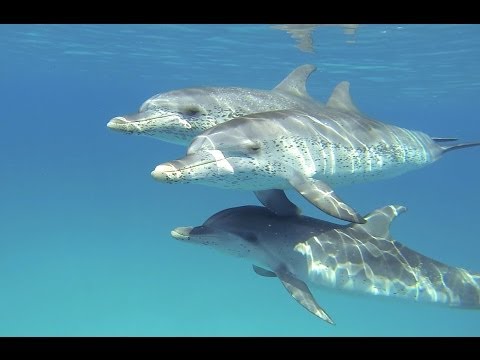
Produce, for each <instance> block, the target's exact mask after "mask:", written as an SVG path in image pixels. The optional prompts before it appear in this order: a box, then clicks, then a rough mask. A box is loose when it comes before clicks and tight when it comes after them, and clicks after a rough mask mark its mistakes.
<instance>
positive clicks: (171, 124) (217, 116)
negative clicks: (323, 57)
mask: <svg viewBox="0 0 480 360" xmlns="http://www.w3.org/2000/svg"><path fill="white" fill-rule="evenodd" d="M315 70H316V67H315V66H314V65H310V64H306V65H302V66H299V67H297V68H296V69H295V70H293V71H292V72H291V73H290V74H289V75H288V76H287V77H286V78H285V79H283V81H281V82H280V83H279V84H278V85H277V86H276V87H275V88H274V89H273V90H258V89H249V88H240V87H199V88H188V89H181V90H174V91H169V92H166V93H161V94H157V95H155V96H153V97H151V98H150V99H148V100H146V101H145V102H144V103H143V104H142V106H141V107H140V110H139V112H138V113H136V114H132V115H123V116H117V117H114V118H113V119H111V120H110V121H109V122H108V124H107V127H108V128H110V129H112V130H115V131H118V132H121V133H124V134H138V135H145V136H151V137H154V138H156V139H159V140H163V141H167V142H171V143H176V144H180V145H188V144H189V143H190V142H191V140H192V139H193V138H194V137H195V136H197V135H199V134H200V133H202V132H203V131H205V130H207V129H209V128H211V127H213V126H214V125H218V124H220V123H223V122H225V121H228V120H231V119H233V118H235V117H239V116H243V115H248V114H253V113H259V112H265V111H271V110H282V109H290V108H293V109H303V110H304V111H307V112H313V113H315V112H316V111H317V110H319V109H321V108H322V107H323V106H324V105H323V104H321V103H319V102H317V101H315V100H314V99H312V98H311V97H310V95H309V94H308V92H307V90H306V82H307V80H308V78H309V77H310V75H311V74H312V73H313V72H314V71H315Z"/></svg>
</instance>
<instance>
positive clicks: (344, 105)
mask: <svg viewBox="0 0 480 360" xmlns="http://www.w3.org/2000/svg"><path fill="white" fill-rule="evenodd" d="M327 107H329V108H332V109H337V110H342V111H347V112H351V113H354V114H361V113H360V110H358V109H357V107H356V106H355V105H354V104H353V101H352V98H351V97H350V83H349V82H348V81H342V82H341V83H340V84H338V85H337V86H335V89H333V92H332V95H331V96H330V99H328V102H327Z"/></svg>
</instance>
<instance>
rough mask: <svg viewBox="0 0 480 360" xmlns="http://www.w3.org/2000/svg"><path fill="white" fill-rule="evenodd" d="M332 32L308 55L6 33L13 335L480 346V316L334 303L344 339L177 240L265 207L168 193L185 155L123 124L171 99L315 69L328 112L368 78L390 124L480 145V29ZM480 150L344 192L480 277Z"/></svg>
mask: <svg viewBox="0 0 480 360" xmlns="http://www.w3.org/2000/svg"><path fill="white" fill-rule="evenodd" d="M313 36H314V45H315V52H313V53H307V52H303V51H301V50H300V49H298V48H297V47H295V41H294V39H292V38H290V36H289V35H288V34H287V33H286V32H285V31H281V30H278V29H274V28H272V27H271V26H269V25H0V41H1V44H2V51H1V52H0V94H1V96H2V97H1V104H2V122H1V123H2V128H1V132H0V150H1V151H0V164H1V170H0V184H1V185H2V186H1V187H0V289H1V293H0V335H3V336H12V335H20V336H24V335H37V336H38V335H40V336H51V335H55V336H58V335H61V336H64V335H67V336H73V335H80V336H84V335H92V336H97V335H114V336H115V335H124V336H142V335H143V336H157V335H159V336H177V335H188V336H190V335H196V336H204V335H215V336H216V335H224V336H233V335H240V336H248V335H252V336H258V335H271V336H276V335H282V336H283V335H292V336H342V335H343V336H371V335H377V336H407V335H413V336H431V335H439V336H444V335H450V336H478V335H480V325H479V324H480V311H478V310H477V311H475V310H455V309H450V308H448V307H442V306H438V305H430V304H417V303H414V302H408V301H402V300H395V299H389V298H380V297H373V296H367V295H365V296H360V295H351V294H347V293H343V292H335V291H332V290H326V289H316V290H315V291H314V294H315V296H316V298H317V301H318V302H319V303H320V304H321V305H322V306H323V307H324V308H325V309H326V310H327V311H328V313H329V314H330V315H331V316H332V317H333V318H334V319H335V321H336V323H337V325H336V326H330V325H328V324H326V323H324V322H323V321H321V320H319V319H318V318H316V317H314V316H312V315H311V314H309V313H308V312H307V311H305V310H304V309H302V308H301V307H300V306H299V305H298V304H297V303H296V302H295V301H294V300H293V299H292V298H291V297H290V296H289V295H288V293H287V292H286V291H285V289H284V288H283V286H282V285H281V284H280V282H278V280H276V279H269V278H260V277H258V276H256V275H255V274H254V273H253V271H252V270H251V266H250V264H249V263H248V262H245V261H243V260H240V259H236V258H233V257H232V258H230V257H227V256H225V255H222V254H219V253H216V252H214V251H212V250H211V249H207V248H202V247H197V246H189V245H188V244H185V243H180V242H177V241H175V240H174V239H173V238H171V237H170V230H171V229H173V228H174V227H177V226H187V225H199V224H200V223H202V222H203V221H204V220H205V219H206V218H208V217H209V216H210V215H212V214H213V213H215V212H217V211H219V210H221V209H224V208H228V207H233V206H239V205H244V204H257V200H256V198H255V197H254V195H253V193H250V192H241V191H233V190H223V189H216V188H209V187H205V186H201V185H167V184H160V183H157V182H155V181H154V180H153V179H152V177H151V176H150V171H151V170H152V169H153V167H154V166H155V165H156V164H158V163H161V162H164V161H167V160H171V159H174V158H178V157H180V156H182V155H183V154H184V152H185V149H184V148H183V147H181V146H178V145H172V144H167V143H162V142H160V141H158V140H154V139H149V138H146V137H137V136H125V135H122V134H119V133H115V132H112V131H110V130H109V129H107V127H106V123H107V122H108V120H109V119H110V118H112V117H114V116H117V115H122V114H128V113H132V112H134V111H136V110H137V109H138V107H139V106H140V104H141V103H142V102H143V101H144V100H146V99H147V98H149V97H150V96H152V95H154V94H156V93H160V92H165V91H169V90H172V89H179V88H184V87H192V86H201V85H211V86H243V87H252V88H261V89H270V88H273V87H274V86H275V85H276V84H277V83H278V82H280V81H281V80H282V79H283V77H284V76H286V75H287V74H288V73H289V72H290V71H291V70H293V69H294V68H295V67H296V66H299V65H301V64H305V63H312V64H315V65H316V66H317V67H318V70H317V72H316V73H314V74H313V75H312V77H311V79H310V81H309V83H308V90H309V92H310V94H311V95H312V96H313V97H315V98H316V99H318V100H319V101H323V102H324V101H326V100H327V99H328V96H329V95H330V92H331V90H332V89H333V87H334V86H335V85H336V84H337V83H338V82H340V81H342V80H348V81H350V82H351V93H352V97H353V99H354V101H355V103H356V104H357V106H358V107H359V108H360V109H361V110H362V111H363V112H364V113H366V114H368V115H369V116H371V117H373V118H375V119H378V120H381V121H385V122H388V123H392V124H395V125H398V126H402V127H406V128H410V129H416V130H421V131H424V132H426V133H428V134H430V135H432V136H438V137H458V138H460V139H462V140H465V141H475V140H476V141H479V140H480V122H479V116H478V113H479V112H480V102H479V101H478V98H479V95H480V71H479V70H478V63H479V59H480V26H479V25H361V26H360V27H358V29H357V31H356V34H355V35H354V36H353V38H354V41H355V42H354V43H351V39H352V36H351V35H346V34H344V33H343V31H342V29H341V28H340V27H336V26H325V27H318V28H317V29H315V31H314V34H313ZM479 151H480V149H478V148H472V149H465V150H462V151H458V152H452V153H449V154H447V155H446V156H445V157H444V158H443V159H441V160H440V161H438V162H437V163H435V164H433V165H431V166H428V167H426V168H424V169H421V170H418V171H414V172H410V173H408V174H405V175H402V176H399V177H397V178H394V179H390V180H384V181H378V182H374V183H370V184H363V185H353V186H349V187H344V188H340V189H338V193H339V194H340V196H341V197H342V198H344V199H348V200H349V203H350V204H354V206H355V208H357V209H358V210H359V211H360V212H362V213H367V212H370V211H371V210H373V209H375V208H378V207H381V206H384V205H387V204H392V203H396V204H403V205H405V206H407V207H408V209H409V210H408V212H407V213H405V214H403V215H402V216H401V217H399V218H398V219H397V220H395V222H394V224H393V228H392V234H393V236H394V238H395V239H396V240H398V241H400V242H402V243H404V244H405V245H407V246H409V247H410V248H412V249H415V250H417V251H419V252H421V253H423V254H425V255H427V256H430V257H433V258H435V259H438V260H440V261H443V262H445V263H447V264H451V265H455V266H461V267H464V268H467V269H472V270H477V271H480V261H479V254H480V242H479V236H478V216H479V215H480V210H479V209H478V205H477V204H478V202H479V201H480V192H479V190H478V184H479V183H480V172H479V170H478V168H479V166H478V165H479V160H478V159H479V156H480V153H479ZM289 195H290V196H291V198H292V199H294V200H295V201H296V202H297V204H299V205H300V206H301V207H302V208H303V209H304V213H305V214H306V215H310V216H315V217H319V218H322V219H325V220H328V221H333V219H332V218H328V217H326V216H325V215H324V214H323V213H321V212H319V211H318V210H316V209H315V208H313V207H312V206H311V205H309V204H308V203H306V202H305V201H304V200H303V199H301V198H299V197H298V196H297V195H295V194H291V193H289Z"/></svg>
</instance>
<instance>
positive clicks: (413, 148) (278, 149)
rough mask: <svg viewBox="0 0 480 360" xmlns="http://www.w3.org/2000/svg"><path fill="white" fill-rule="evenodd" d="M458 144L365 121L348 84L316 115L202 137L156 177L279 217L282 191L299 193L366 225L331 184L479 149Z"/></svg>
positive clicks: (294, 113)
mask: <svg viewBox="0 0 480 360" xmlns="http://www.w3.org/2000/svg"><path fill="white" fill-rule="evenodd" d="M454 140H456V139H453V138H431V137H429V136H428V135H426V134H424V133H422V132H420V131H413V130H407V129H403V128H400V127H397V126H393V125H388V124H385V123H382V122H379V121H375V120H371V119H369V118H367V117H365V116H364V115H362V114H361V113H360V111H359V110H358V109H357V108H356V106H355V105H354V104H353V102H352V100H351V98H350V94H349V83H348V82H342V83H340V84H339V85H337V87H336V88H335V90H334V91H333V94H332V96H331V97H330V99H329V100H328V103H327V105H326V107H324V108H323V109H322V110H321V111H320V112H317V113H316V114H315V115H313V114H307V113H305V112H303V111H300V110H294V109H291V110H278V111H270V112H265V113H258V114H252V115H248V116H244V117H239V118H236V119H233V120H230V121H229V122H227V123H223V124H220V125H217V126H215V127H213V128H210V129H208V130H207V131H205V132H203V133H202V134H201V135H198V136H197V137H196V138H195V139H194V140H193V141H192V143H191V144H190V147H189V148H188V150H187V155H186V156H185V157H183V158H181V159H179V160H175V161H170V162H167V163H163V164H160V165H158V166H157V167H156V168H155V169H154V170H153V171H152V173H151V174H152V176H153V177H154V178H155V179H156V180H158V181H161V182H166V183H189V182H197V183H201V184H205V185H210V186H215V187H221V188H232V189H244V190H252V191H255V193H256V195H257V197H258V199H259V200H260V202H262V203H263V204H264V205H265V206H266V207H268V208H269V209H270V210H272V211H274V212H276V213H277V214H279V215H282V209H283V208H282V207H283V206H284V204H286V203H288V202H289V200H288V199H287V198H286V196H285V194H284V193H283V190H286V189H290V188H293V189H295V190H296V191H297V192H299V193H300V194H301V195H302V196H303V197H304V198H305V199H307V200H308V201H309V202H310V203H312V204H313V205H314V206H316V207H317V208H319V209H320V210H322V211H324V212H325V213H327V214H329V215H331V216H334V217H336V218H339V219H342V220H346V221H350V222H356V223H364V222H365V219H363V218H362V216H361V215H360V214H359V213H358V212H357V211H356V210H354V209H353V208H352V207H351V206H349V205H347V204H346V203H345V202H343V201H342V200H341V199H340V198H339V197H338V196H337V195H336V194H335V192H334V190H333V189H332V186H336V185H348V184H354V183H362V182H368V181H373V180H378V179H384V178H389V177H393V176H397V175H400V174H402V173H405V172H408V171H410V170H413V169H417V168H420V167H423V166H425V165H427V164H430V163H432V162H434V161H436V160H438V159H439V158H440V157H441V156H442V155H443V154H444V153H446V152H449V151H451V150H455V149H460V148H465V147H469V146H477V145H480V143H469V144H456V145H450V146H443V145H441V144H443V143H444V142H448V141H454ZM280 200H283V201H280ZM292 205H293V204H292ZM293 206H294V205H293ZM284 215H288V214H284Z"/></svg>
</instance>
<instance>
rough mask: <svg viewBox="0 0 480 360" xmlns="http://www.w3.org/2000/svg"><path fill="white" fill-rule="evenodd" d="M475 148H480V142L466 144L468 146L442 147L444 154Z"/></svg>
mask: <svg viewBox="0 0 480 360" xmlns="http://www.w3.org/2000/svg"><path fill="white" fill-rule="evenodd" d="M473 146H480V142H474V143H466V144H456V145H451V146H442V150H443V153H444V154H445V153H446V152H449V151H452V150H457V149H463V148H468V147H473Z"/></svg>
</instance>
